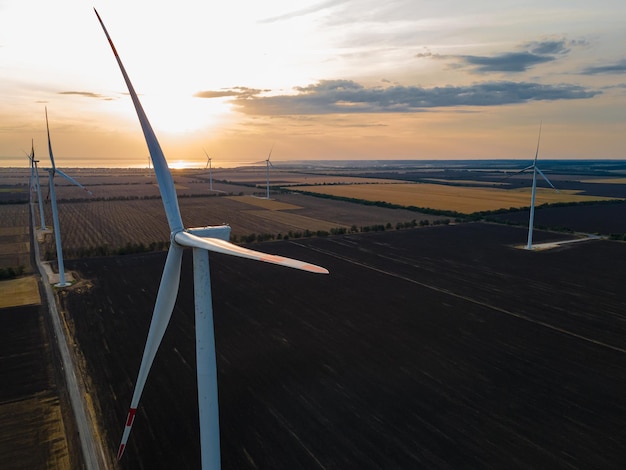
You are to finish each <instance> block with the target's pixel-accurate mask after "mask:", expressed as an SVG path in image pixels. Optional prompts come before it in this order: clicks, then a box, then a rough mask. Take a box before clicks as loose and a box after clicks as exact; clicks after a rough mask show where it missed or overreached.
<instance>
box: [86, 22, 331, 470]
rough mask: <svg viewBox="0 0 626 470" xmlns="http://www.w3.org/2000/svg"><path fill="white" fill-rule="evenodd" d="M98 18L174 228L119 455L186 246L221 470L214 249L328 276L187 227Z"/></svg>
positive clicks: (201, 374) (212, 461)
mask: <svg viewBox="0 0 626 470" xmlns="http://www.w3.org/2000/svg"><path fill="white" fill-rule="evenodd" d="M96 15H97V16H98V21H99V22H100V25H101V26H102V29H103V30H104V34H105V35H106V37H107V39H108V41H109V44H110V45H111V49H112V50H113V54H114V55H115V59H116V61H117V63H118V65H119V68H120V71H121V72H122V75H123V77H124V81H125V82H126V86H127V87H128V91H129V93H130V96H131V98H132V100H133V104H134V106H135V110H136V112H137V116H138V118H139V122H140V123H141V127H142V130H143V134H144V137H145V140H146V144H147V145H148V149H149V150H150V155H151V157H152V162H153V166H154V171H155V174H156V177H157V182H158V185H159V190H160V192H161V198H162V200H163V205H164V207H165V213H166V216H167V220H168V224H169V227H170V240H171V244H170V248H169V251H168V254H167V259H166V261H165V267H164V269H163V276H162V278H161V284H160V286H159V290H158V293H157V298H156V303H155V306H154V313H153V315H152V321H151V323H150V329H149V332H148V338H147V341H146V346H145V349H144V354H143V357H142V360H141V366H140V368H139V374H138V377H137V383H136V385H135V390H134V392H133V397H132V400H131V404H130V410H129V412H128V417H127V419H126V425H125V428H124V433H123V436H122V440H121V443H120V447H119V451H118V458H121V456H122V454H123V452H124V449H125V447H126V443H127V441H128V436H129V434H130V430H131V426H132V424H133V420H134V418H135V413H136V411H137V406H138V404H139V399H140V397H141V393H142V391H143V388H144V385H145V383H146V379H147V377H148V373H149V370H150V367H151V365H152V362H153V360H154V357H155V355H156V352H157V349H158V347H159V344H160V343H161V340H162V338H163V335H164V333H165V330H166V328H167V325H168V322H169V320H170V317H171V315H172V310H173V308H174V303H175V301H176V295H177V292H178V285H179V282H180V270H181V261H182V255H183V248H184V247H191V248H192V249H193V273H194V276H193V277H194V297H195V320H196V357H197V376H198V408H199V416H200V449H201V460H202V468H203V469H205V470H207V469H218V468H219V467H220V444H219V416H218V397H217V364H216V356H215V340H214V331H213V307H212V305H211V282H210V271H209V254H208V252H209V251H215V252H218V253H223V254H227V255H232V256H239V257H242V258H248V259H252V260H257V261H264V262H267V263H273V264H278V265H282V266H288V267H291V268H296V269H301V270H303V271H309V272H313V273H323V274H327V273H328V271H327V270H326V269H324V268H322V267H319V266H315V265H312V264H308V263H305V262H302V261H297V260H294V259H290V258H283V257H281V256H276V255H269V254H265V253H261V252H258V251H253V250H249V249H246V248H243V247H240V246H237V245H234V244H232V243H230V242H229V241H228V239H229V235H230V227H229V226H227V225H222V226H213V227H201V228H192V229H185V227H184V226H183V222H182V219H181V215H180V210H179V207H178V199H177V198H176V191H175V188H174V181H173V179H172V175H171V173H170V171H169V169H168V166H167V162H166V160H165V156H164V155H163V151H162V150H161V146H160V145H159V142H158V140H157V138H156V136H155V134H154V131H153V130H152V126H151V125H150V123H149V121H148V118H147V117H146V114H145V112H144V110H143V108H142V106H141V103H140V102H139V98H138V97H137V94H136V93H135V90H134V88H133V86H132V84H131V82H130V79H129V78H128V75H127V74H126V70H125V69H124V66H123V65H122V61H121V60H120V58H119V56H118V54H117V51H116V49H115V46H114V45H113V42H112V41H111V37H110V36H109V33H108V32H107V30H106V28H105V26H104V23H103V22H102V19H101V18H100V15H98V12H97V11H96Z"/></svg>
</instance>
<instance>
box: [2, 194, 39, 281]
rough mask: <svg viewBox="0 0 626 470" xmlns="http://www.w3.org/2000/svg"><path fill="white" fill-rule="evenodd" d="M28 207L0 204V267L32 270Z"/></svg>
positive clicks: (27, 271) (25, 205) (24, 205)
mask: <svg viewBox="0 0 626 470" xmlns="http://www.w3.org/2000/svg"><path fill="white" fill-rule="evenodd" d="M28 207H29V205H28V204H2V205H0V268H3V269H7V268H12V269H15V268H19V269H24V272H26V273H29V272H32V270H31V267H30V241H29V228H28V227H29V224H28V218H29V212H28Z"/></svg>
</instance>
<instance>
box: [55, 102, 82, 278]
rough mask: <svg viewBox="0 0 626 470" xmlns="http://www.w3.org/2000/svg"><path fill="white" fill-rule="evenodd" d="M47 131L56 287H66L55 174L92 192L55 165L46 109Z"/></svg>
mask: <svg viewBox="0 0 626 470" xmlns="http://www.w3.org/2000/svg"><path fill="white" fill-rule="evenodd" d="M46 131H47V132H48V153H49V154H50V162H52V168H46V171H47V172H48V182H49V187H50V205H51V206H52V223H53V227H54V241H55V243H56V249H57V264H58V268H59V283H58V284H55V286H56V287H66V286H69V285H70V284H69V283H68V282H66V281H65V266H64V264H63V247H62V245H61V229H60V226H59V211H58V209H57V197H56V193H55V191H54V176H55V174H59V175H61V176H62V177H63V178H65V179H66V180H68V181H69V182H70V183H72V184H74V185H76V186H78V187H79V188H81V189H84V190H85V191H87V193H89V195H90V196H91V195H92V194H91V191H89V190H88V189H87V188H85V187H84V186H83V185H82V184H80V183H79V182H78V181H76V180H75V179H74V178H72V177H71V176H68V175H66V174H65V173H63V172H62V171H61V170H59V169H58V168H57V167H56V165H55V164H54V155H53V154H52V143H51V142H50V127H49V126H48V108H47V107H46Z"/></svg>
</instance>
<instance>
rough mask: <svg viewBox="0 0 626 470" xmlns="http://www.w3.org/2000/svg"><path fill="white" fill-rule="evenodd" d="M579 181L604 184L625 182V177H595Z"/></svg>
mask: <svg viewBox="0 0 626 470" xmlns="http://www.w3.org/2000/svg"><path fill="white" fill-rule="evenodd" d="M580 182H581V183H605V184H626V178H596V179H590V180H580Z"/></svg>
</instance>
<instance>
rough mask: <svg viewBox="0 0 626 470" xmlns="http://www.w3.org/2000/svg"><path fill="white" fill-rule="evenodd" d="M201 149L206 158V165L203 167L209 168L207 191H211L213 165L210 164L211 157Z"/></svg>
mask: <svg viewBox="0 0 626 470" xmlns="http://www.w3.org/2000/svg"><path fill="white" fill-rule="evenodd" d="M202 150H203V151H204V154H205V155H206V158H207V162H206V166H205V167H204V169H205V170H206V169H207V167H208V168H209V191H213V167H212V166H211V160H212V158H211V157H209V154H208V153H206V150H204V149H202Z"/></svg>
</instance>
